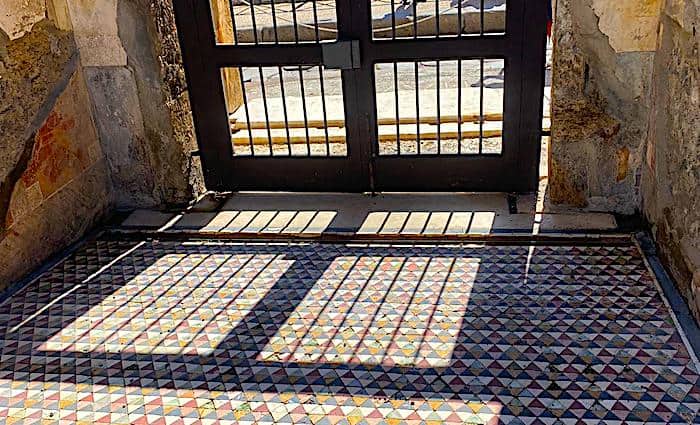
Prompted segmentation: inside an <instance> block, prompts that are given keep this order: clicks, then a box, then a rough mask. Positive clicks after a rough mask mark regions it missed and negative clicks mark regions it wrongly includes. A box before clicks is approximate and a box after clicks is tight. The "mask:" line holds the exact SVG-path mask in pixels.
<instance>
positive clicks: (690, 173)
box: [642, 0, 700, 322]
mask: <svg viewBox="0 0 700 425" xmlns="http://www.w3.org/2000/svg"><path fill="white" fill-rule="evenodd" d="M699 18H700V1H698V0H667V1H666V4H665V6H664V8H663V13H662V15H661V25H660V31H659V40H658V48H657V52H656V59H655V63H654V77H653V89H652V96H653V108H652V110H651V113H650V128H649V137H648V141H647V150H646V157H645V161H644V166H643V179H642V205H643V210H644V214H645V216H646V217H647V219H648V220H649V221H650V223H651V224H652V229H653V233H654V236H655V239H656V241H657V244H658V248H659V252H660V254H661V258H662V259H663V260H664V262H665V265H666V266H667V268H668V269H669V270H670V272H671V274H672V276H673V278H674V280H675V282H676V284H677V285H678V287H679V289H680V292H681V294H682V295H683V296H684V297H685V298H686V300H687V301H688V304H689V305H690V307H691V310H692V312H693V314H694V315H695V317H696V319H697V320H698V321H699V322H700V21H699Z"/></svg>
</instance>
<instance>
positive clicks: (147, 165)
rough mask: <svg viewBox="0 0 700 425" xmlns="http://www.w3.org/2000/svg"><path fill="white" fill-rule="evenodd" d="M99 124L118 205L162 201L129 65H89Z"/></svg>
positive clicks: (95, 110) (95, 113)
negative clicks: (159, 197) (155, 192)
mask: <svg viewBox="0 0 700 425" xmlns="http://www.w3.org/2000/svg"><path fill="white" fill-rule="evenodd" d="M85 73H86V76H87V85H88V91H89V92H90V98H91V100H92V104H93V113H94V116H95V124H96V126H97V130H98V133H99V138H100V143H101V145H102V150H103V152H104V154H105V157H106V160H107V163H108V164H109V169H110V173H111V176H112V181H113V183H114V187H115V203H116V205H117V206H118V207H123V208H130V207H144V206H154V205H157V204H158V201H157V199H156V196H155V195H154V191H155V190H156V189H155V184H154V181H153V173H154V170H153V168H154V167H155V166H156V165H155V164H154V163H153V161H152V157H151V151H150V149H151V147H150V146H149V145H148V143H147V141H148V138H147V136H146V131H145V129H144V123H143V116H142V114H141V105H140V103H139V97H138V91H137V87H136V81H135V80H134V75H133V73H132V72H131V71H130V70H129V69H128V68H125V67H89V68H86V69H85Z"/></svg>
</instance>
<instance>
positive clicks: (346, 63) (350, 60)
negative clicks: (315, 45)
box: [321, 40, 361, 69]
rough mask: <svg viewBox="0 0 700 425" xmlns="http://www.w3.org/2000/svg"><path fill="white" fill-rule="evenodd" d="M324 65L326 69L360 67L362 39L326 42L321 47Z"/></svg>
mask: <svg viewBox="0 0 700 425" xmlns="http://www.w3.org/2000/svg"><path fill="white" fill-rule="evenodd" d="M321 52H322V54H323V66H324V67H326V69H358V68H360V65H361V61H360V41H359V40H340V41H336V42H335V43H326V44H323V45H322V47H321Z"/></svg>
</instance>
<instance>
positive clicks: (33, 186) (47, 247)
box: [0, 2, 110, 289]
mask: <svg viewBox="0 0 700 425" xmlns="http://www.w3.org/2000/svg"><path fill="white" fill-rule="evenodd" d="M27 4H28V5H29V6H32V7H30V9H28V11H27V13H28V14H25V13H24V12H23V10H22V9H17V8H14V9H13V8H10V9H9V10H4V11H5V12H7V14H5V15H3V16H5V17H8V16H16V17H17V19H18V21H10V20H6V21H4V22H3V23H2V25H3V27H2V28H3V29H2V31H0V35H1V36H2V37H0V289H4V288H5V287H7V285H9V284H10V283H11V282H12V281H14V280H16V279H18V278H19V277H21V276H22V275H24V274H25V273H27V272H28V271H30V270H31V269H33V268H35V267H37V266H38V265H39V264H41V262H43V261H45V260H46V258H48V257H49V256H51V255H52V254H54V253H55V252H57V251H58V250H60V249H62V248H64V247H65V246H66V245H68V244H70V243H71V242H73V241H75V240H76V239H77V238H79V237H80V236H82V235H83V234H84V232H85V231H86V230H87V229H88V228H90V227H91V226H93V225H94V224H95V223H96V222H97V221H98V220H100V219H101V218H102V217H104V215H105V213H106V211H107V210H108V206H109V204H110V185H109V176H108V173H107V170H106V167H105V164H104V161H103V154H102V151H101V149H100V145H99V143H98V139H97V134H96V131H95V127H94V123H93V121H92V117H91V115H90V108H89V98H88V96H87V89H86V85H85V81H84V78H83V74H82V72H81V70H80V67H79V66H78V58H77V53H76V52H77V50H76V46H75V43H74V41H73V37H72V34H71V33H70V32H69V31H62V30H60V29H58V28H57V27H56V26H55V24H54V22H52V21H50V20H48V19H46V16H47V13H44V15H43V17H42V18H41V19H40V20H37V19H34V18H36V16H37V15H36V14H37V13H39V12H37V11H36V9H34V8H33V6H35V5H34V4H33V3H31V2H27ZM14 6H16V5H14ZM9 12H12V13H14V15H11V14H10V13H9ZM26 16H33V17H34V18H32V19H29V20H27V19H25V17H26ZM13 22H14V23H17V22H20V23H22V25H9V24H8V23H10V24H11V23H13ZM25 24H26V25H25ZM8 27H9V28H13V30H12V31H13V32H12V34H13V35H12V36H9V35H8V34H7V33H6V32H5V31H4V28H8Z"/></svg>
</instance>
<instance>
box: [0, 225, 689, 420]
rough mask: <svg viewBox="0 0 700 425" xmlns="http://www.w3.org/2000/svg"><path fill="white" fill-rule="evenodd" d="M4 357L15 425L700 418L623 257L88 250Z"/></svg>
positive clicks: (642, 279)
mask: <svg viewBox="0 0 700 425" xmlns="http://www.w3.org/2000/svg"><path fill="white" fill-rule="evenodd" d="M0 350H1V354H0V418H4V421H5V423H8V424H15V423H22V424H48V423H57V424H63V423H65V424H75V423H81V424H95V423H109V424H183V425H184V424H215V423H216V424H234V423H236V424H239V423H240V424H252V423H280V424H285V423H286V424H291V423H318V424H336V423H343V424H379V423H385V424H400V423H426V424H442V423H458V424H465V423H469V424H495V423H514V424H579V423H582V424H623V423H624V424H627V423H630V424H632V423H639V424H641V423H655V424H667V423H673V424H688V423H700V420H699V419H698V411H699V410H700V385H699V375H698V365H697V364H696V362H697V361H696V359H695V358H694V356H693V355H692V353H691V352H690V351H689V349H688V347H687V346H686V343H685V340H684V337H683V334H682V333H681V331H679V329H678V328H677V327H676V325H675V321H674V320H673V317H672V315H671V313H670V311H669V308H668V307H667V305H666V303H665V302H664V300H663V298H662V296H661V295H660V293H659V290H658V288H657V286H656V283H655V281H654V279H653V277H652V275H651V274H650V272H649V270H648V269H647V268H646V266H645V263H644V260H643V258H642V256H641V255H640V253H639V252H638V250H637V248H636V247H635V246H632V245H629V246H627V245H625V246H532V247H530V246H486V247H484V246H480V247H474V246H430V245H422V246H412V245H386V246H382V245H345V244H318V243H274V244H261V243H234V242H214V241H209V242H195V241H191V242H164V241H160V242H159V241H146V242H140V243H136V242H125V241H113V240H106V239H105V240H97V241H92V242H89V243H87V244H86V245H85V246H84V247H83V248H81V249H80V250H78V251H77V252H76V253H74V254H72V255H71V256H70V257H69V258H67V259H66V260H64V261H62V262H61V263H59V264H58V265H56V266H55V267H53V268H52V269H51V270H49V271H47V272H46V273H44V274H43V275H42V276H40V277H39V278H38V279H37V280H35V281H34V282H33V283H31V284H30V285H29V286H27V287H26V288H24V289H23V290H21V291H20V292H19V293H17V294H15V295H14V296H12V297H11V298H10V299H9V300H7V301H6V302H5V303H4V304H2V305H1V306H0Z"/></svg>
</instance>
